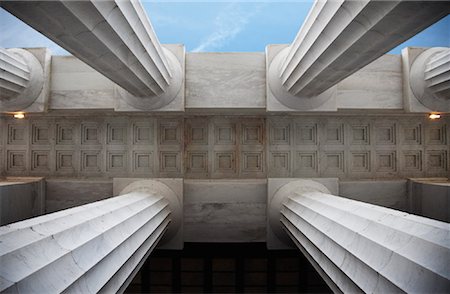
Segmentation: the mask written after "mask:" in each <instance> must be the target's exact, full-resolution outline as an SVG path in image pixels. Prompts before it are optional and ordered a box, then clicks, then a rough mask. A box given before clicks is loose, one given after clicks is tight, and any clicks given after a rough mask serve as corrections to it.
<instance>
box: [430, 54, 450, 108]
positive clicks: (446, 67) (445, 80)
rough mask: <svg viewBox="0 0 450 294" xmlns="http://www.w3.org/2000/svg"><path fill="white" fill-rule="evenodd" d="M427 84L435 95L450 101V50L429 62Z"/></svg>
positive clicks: (436, 55) (437, 55) (435, 56)
mask: <svg viewBox="0 0 450 294" xmlns="http://www.w3.org/2000/svg"><path fill="white" fill-rule="evenodd" d="M425 84H426V86H427V88H428V89H429V90H430V91H431V92H432V93H433V94H434V95H436V96H439V97H441V98H444V99H450V48H447V49H444V50H442V51H441V52H439V53H437V54H435V55H434V56H432V57H431V58H430V60H429V61H428V62H427V64H426V67H425Z"/></svg>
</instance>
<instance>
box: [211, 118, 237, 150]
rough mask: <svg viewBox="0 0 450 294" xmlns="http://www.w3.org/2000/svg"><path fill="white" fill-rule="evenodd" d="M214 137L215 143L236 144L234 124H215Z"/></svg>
mask: <svg viewBox="0 0 450 294" xmlns="http://www.w3.org/2000/svg"><path fill="white" fill-rule="evenodd" d="M214 137H215V143H216V144H217V145H234V144H236V124H234V123H230V124H216V125H215V128H214Z"/></svg>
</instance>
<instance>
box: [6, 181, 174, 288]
mask: <svg viewBox="0 0 450 294" xmlns="http://www.w3.org/2000/svg"><path fill="white" fill-rule="evenodd" d="M124 193H126V194H124V195H121V196H117V197H112V198H109V199H106V200H102V201H98V202H94V203H91V204H87V205H83V206H78V207H74V208H71V209H67V210H63V211H59V212H55V213H51V214H48V215H44V216H40V217H36V218H32V219H29V220H25V221H21V222H18V223H14V224H11V225H7V226H4V227H0V264H1V266H0V292H3V291H6V292H14V293H20V292H22V293H32V292H33V293H60V292H63V291H67V292H76V293H97V292H103V293H117V292H119V293H122V292H123V291H124V290H125V289H126V287H127V286H128V284H129V283H130V282H131V280H132V279H133V277H134V276H135V274H136V273H137V271H138V270H139V268H140V267H141V265H142V264H143V262H144V261H145V259H146V258H147V256H148V255H149V254H150V252H151V251H152V250H153V248H154V247H155V246H156V244H158V242H159V240H160V239H161V238H162V237H163V235H164V238H165V237H166V236H165V235H166V234H167V233H165V232H166V231H167V230H168V233H169V234H170V227H171V226H173V225H175V224H176V222H177V221H175V222H174V223H172V220H173V219H176V216H174V215H172V213H173V210H172V208H173V207H172V204H171V202H172V201H174V199H176V196H175V195H174V192H173V191H172V190H171V189H170V188H169V187H168V186H166V185H164V184H162V183H160V182H156V181H146V183H144V184H139V185H138V186H136V185H132V186H129V187H127V188H125V190H124ZM169 223H170V224H169ZM168 227H169V229H168Z"/></svg>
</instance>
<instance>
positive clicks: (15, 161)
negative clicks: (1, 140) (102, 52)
mask: <svg viewBox="0 0 450 294" xmlns="http://www.w3.org/2000/svg"><path fill="white" fill-rule="evenodd" d="M6 158H7V170H8V171H12V172H16V171H17V172H18V171H25V170H26V169H27V158H26V151H24V150H20V151H19V150H8V151H7V155H6Z"/></svg>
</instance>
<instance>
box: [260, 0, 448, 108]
mask: <svg viewBox="0 0 450 294" xmlns="http://www.w3.org/2000/svg"><path fill="white" fill-rule="evenodd" d="M447 13H448V6H447V5H446V3H444V2H424V1H344V0H341V1H316V2H315V3H314V5H313V7H312V9H311V11H310V13H309V15H308V17H307V19H306V20H305V22H304V24H303V25H302V27H301V29H300V31H299V32H298V35H297V37H296V38H295V40H294V42H293V43H292V44H291V45H290V46H289V47H287V48H285V49H283V50H281V51H280V52H279V53H277V55H276V56H274V58H273V60H271V62H270V64H268V71H267V82H268V87H269V89H270V91H271V92H272V94H273V95H274V96H275V97H276V99H278V100H279V101H280V102H281V103H282V104H284V105H285V106H287V107H289V108H294V109H297V110H309V109H314V108H317V107H318V106H320V105H321V104H323V103H325V102H326V101H327V100H329V99H332V98H333V90H332V89H330V88H331V87H332V86H334V85H336V83H338V82H339V81H341V80H343V79H344V78H346V77H348V76H349V75H351V74H352V73H354V72H356V71H357V70H359V69H361V68H362V67H364V66H365V65H367V64H369V63H370V62H372V61H373V60H375V59H377V58H378V57H380V56H381V55H383V54H384V53H386V52H387V51H389V50H390V49H392V48H394V47H395V46H397V45H398V44H400V43H402V42H403V41H405V40H407V39H409V38H410V37H412V36H414V35H415V34H416V33H417V32H419V31H421V30H423V29H424V28H426V27H427V26H429V25H431V24H433V23H434V22H436V21H438V20H439V19H440V18H442V17H444V16H446V15H447ZM379 32H383V33H379Z"/></svg>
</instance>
